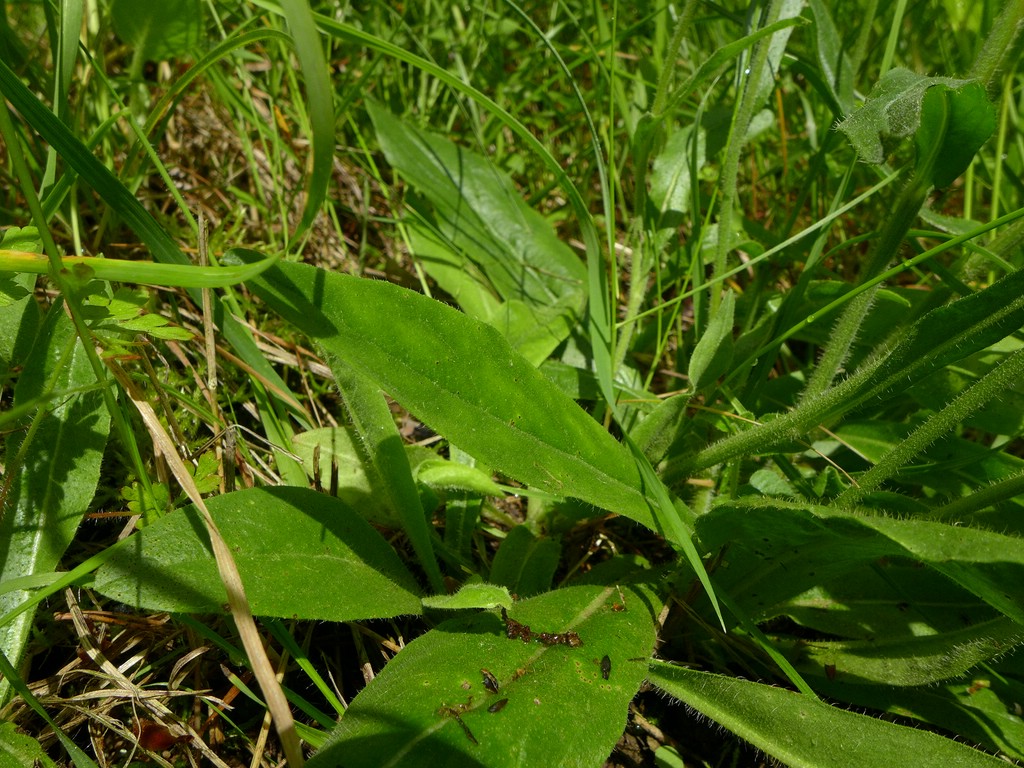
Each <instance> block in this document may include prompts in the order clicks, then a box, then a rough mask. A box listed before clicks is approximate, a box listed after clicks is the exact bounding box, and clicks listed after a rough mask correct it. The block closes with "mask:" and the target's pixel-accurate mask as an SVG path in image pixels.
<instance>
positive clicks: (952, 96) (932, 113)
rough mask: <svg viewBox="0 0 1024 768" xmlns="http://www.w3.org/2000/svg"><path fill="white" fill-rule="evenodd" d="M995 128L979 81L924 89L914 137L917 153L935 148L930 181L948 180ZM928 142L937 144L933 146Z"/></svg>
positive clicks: (940, 184)
mask: <svg viewBox="0 0 1024 768" xmlns="http://www.w3.org/2000/svg"><path fill="white" fill-rule="evenodd" d="M940 104H941V106H940ZM995 129H996V110H995V107H994V106H993V105H992V102H990V101H989V100H988V97H987V96H986V95H985V88H984V87H983V86H982V85H981V83H979V82H976V81H972V82H968V83H965V84H963V85H961V86H960V87H959V88H956V89H952V88H947V87H946V86H944V85H937V86H935V87H933V88H930V89H928V91H927V92H926V93H925V95H924V98H923V100H922V103H921V127H920V129H919V130H918V131H917V137H916V138H917V148H918V156H921V155H923V154H925V153H927V152H931V151H936V152H937V160H936V163H935V166H934V169H933V172H932V183H933V184H934V185H935V186H937V187H940V188H942V187H948V186H949V185H950V184H952V183H953V181H954V180H955V179H956V178H957V176H959V175H960V174H961V173H963V172H964V171H966V170H967V167H968V166H969V165H970V164H971V161H972V160H974V155H975V154H977V152H978V150H979V149H981V146H982V145H983V144H984V143H985V142H986V141H988V139H989V137H990V136H991V135H992V132H993V131H995ZM932 144H938V145H939V146H938V147H937V148H934V147H932V146H931V145H932Z"/></svg>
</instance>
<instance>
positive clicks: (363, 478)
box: [292, 425, 433, 528]
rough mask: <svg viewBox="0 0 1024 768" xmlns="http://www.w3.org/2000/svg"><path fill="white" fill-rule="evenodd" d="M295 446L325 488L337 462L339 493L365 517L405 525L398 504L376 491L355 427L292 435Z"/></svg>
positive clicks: (396, 526) (375, 520)
mask: <svg viewBox="0 0 1024 768" xmlns="http://www.w3.org/2000/svg"><path fill="white" fill-rule="evenodd" d="M292 448H293V450H294V451H295V454H296V456H297V457H298V458H299V460H300V461H301V462H302V466H303V467H304V468H305V470H306V474H307V475H308V476H309V477H310V478H311V479H314V480H316V479H319V482H320V484H321V486H322V487H323V488H329V487H330V477H331V472H332V468H331V465H332V464H337V467H338V493H337V496H338V498H339V499H341V500H342V501H343V502H345V503H346V504H347V505H348V506H350V507H351V508H352V509H354V510H355V511H356V512H358V513H359V515H360V517H362V518H363V519H364V520H366V521H367V522H371V523H377V524H379V525H383V526H386V527H388V528H400V527H401V522H400V521H399V518H398V515H397V513H396V512H395V509H394V507H393V506H392V505H391V504H389V503H388V500H387V499H386V498H383V497H381V496H378V495H377V494H376V493H374V490H373V487H372V486H371V483H370V479H369V477H368V476H367V471H366V465H365V463H364V461H365V456H364V453H363V452H362V451H360V450H359V449H358V448H357V447H356V442H355V438H354V436H353V435H352V431H351V427H348V426H345V425H341V426H338V427H323V428H321V429H311V430H309V431H307V432H301V433H299V434H297V435H295V437H294V438H292ZM318 449H319V454H320V466H319V477H317V475H316V474H315V472H314V468H315V463H314V461H313V456H314V454H315V453H316V452H317V450H318ZM431 455H433V453H431Z"/></svg>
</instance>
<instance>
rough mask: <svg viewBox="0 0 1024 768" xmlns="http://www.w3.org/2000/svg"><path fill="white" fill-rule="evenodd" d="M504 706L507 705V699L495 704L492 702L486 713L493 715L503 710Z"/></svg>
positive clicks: (499, 700)
mask: <svg viewBox="0 0 1024 768" xmlns="http://www.w3.org/2000/svg"><path fill="white" fill-rule="evenodd" d="M506 704H508V699H498V700H497V701H496V702H494V703H493V704H491V706H489V707H488V708H487V711H488V712H490V713H491V714H494V713H495V712H501V710H503V709H504V708H505V705H506Z"/></svg>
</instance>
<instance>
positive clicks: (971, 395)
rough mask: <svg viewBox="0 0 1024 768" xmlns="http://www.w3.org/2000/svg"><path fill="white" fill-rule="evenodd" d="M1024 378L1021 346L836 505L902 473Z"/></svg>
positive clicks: (852, 500) (844, 504)
mask: <svg viewBox="0 0 1024 768" xmlns="http://www.w3.org/2000/svg"><path fill="white" fill-rule="evenodd" d="M1021 378H1024V349H1019V350H1017V351H1016V352H1014V353H1013V354H1012V355H1010V356H1009V357H1008V358H1006V359H1005V360H1004V361H1003V362H1001V363H1000V364H999V365H997V366H996V367H995V368H993V369H992V370H991V371H989V372H988V373H986V374H985V375H984V376H982V377H981V378H980V379H979V380H978V381H976V382H975V383H974V384H972V385H971V386H970V387H969V388H968V389H967V390H965V391H964V392H963V393H962V394H961V395H960V396H959V397H957V398H956V399H954V400H953V401H952V402H951V403H949V404H948V405H947V406H946V407H945V408H943V409H942V410H941V411H939V412H938V413H936V414H935V415H934V416H932V417H931V418H929V419H928V420H927V421H926V422H925V423H924V424H922V425H921V426H920V427H918V428H917V429H916V430H914V432H913V433H912V434H911V435H910V436H909V437H907V439H905V440H901V441H900V442H899V443H898V444H897V445H896V447H894V448H893V449H892V450H891V451H889V453H887V454H886V455H885V456H883V457H882V459H881V461H879V462H878V463H877V464H875V466H873V467H872V468H871V469H869V470H868V471H867V472H865V473H864V474H863V475H861V477H860V478H859V480H858V484H857V485H856V486H853V487H850V488H847V489H846V490H845V491H843V492H842V493H841V494H840V495H839V497H838V498H837V499H836V506H839V507H850V506H852V505H853V504H854V503H856V502H857V501H858V500H859V499H860V498H861V497H863V496H864V495H865V494H867V493H869V492H871V491H873V490H875V489H876V488H878V487H879V486H880V485H881V484H882V483H883V482H885V481H886V480H888V479H889V478H891V477H894V476H895V475H896V474H898V473H899V471H900V469H901V468H902V467H903V466H904V465H905V464H906V463H907V462H908V461H910V459H912V458H913V457H914V456H916V455H917V454H919V453H920V452H921V451H923V450H924V449H925V448H927V447H928V446H929V445H931V444H932V443H934V442H935V441H936V440H938V439H939V438H940V437H943V436H944V435H946V434H947V433H949V432H950V431H952V430H953V429H955V428H956V426H957V425H958V424H961V423H962V422H963V421H964V420H965V419H967V417H968V416H970V415H971V414H972V413H974V412H975V411H977V410H978V409H979V408H981V407H982V406H984V405H985V404H987V403H988V402H990V401H991V400H992V399H993V398H996V397H999V396H1000V395H1001V394H1002V393H1003V392H1005V391H1006V390H1008V389H1010V388H1012V387H1013V385H1014V384H1015V383H1016V382H1018V381H1020V380H1021Z"/></svg>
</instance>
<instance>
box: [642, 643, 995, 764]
mask: <svg viewBox="0 0 1024 768" xmlns="http://www.w3.org/2000/svg"><path fill="white" fill-rule="evenodd" d="M649 679H650V681H651V682H652V683H653V684H654V685H656V686H657V687H658V688H660V689H661V690H663V691H665V692H666V693H669V694H671V695H672V696H675V697H676V698H677V699H680V700H682V701H683V702H685V703H686V704H688V705H689V706H691V707H693V708H694V709H696V710H697V711H698V712H700V713H701V714H703V715H705V716H707V717H709V718H711V719H712V720H714V721H715V722H717V723H719V724H721V725H723V726H724V727H726V728H728V729H729V730H730V731H732V732H733V733H735V734H736V735H737V736H739V737H740V738H742V739H744V740H746V741H748V742H750V743H751V744H753V745H754V746H755V747H757V748H758V749H760V750H762V751H764V752H765V753H767V754H768V755H771V756H772V757H773V758H775V759H776V760H779V761H780V762H782V763H784V764H785V765H788V766H792V767H793V768H804V767H805V766H806V768H878V766H880V765H892V764H893V761H894V760H898V762H899V765H901V766H906V767H907V768H912V767H913V766H920V767H921V768H932V766H937V765H941V766H944V767H948V768H974V767H975V766H977V768H984V767H985V766H991V768H995V766H997V765H1005V763H1003V762H1002V761H1001V760H997V759H996V758H994V757H990V756H988V755H986V754H985V753H983V752H979V751H977V750H974V749H971V748H970V747H968V746H965V745H963V744H959V743H957V742H955V741H952V740H951V739H947V738H944V737H942V736H939V735H937V734H934V733H930V732H928V731H921V730H917V729H915V728H906V727H903V726H899V725H895V724H894V723H888V722H885V721H882V720H876V719H875V718H872V717H868V716H866V715H860V714H856V713H854V712H847V711H846V710H842V709H838V708H836V707H832V706H829V705H828V704H824V703H822V702H820V701H816V700H814V699H811V698H808V697H807V696H803V695H801V694H798V693H794V692H792V691H787V690H784V689H782V688H775V687H773V686H770V685H762V684H760V683H752V682H748V681H745V680H736V679H733V678H729V677H723V676H721V675H712V674H709V673H707V672H698V671H696V670H692V669H684V668H682V667H674V666H672V665H670V664H666V663H664V662H660V661H654V662H651V667H650V675H649ZM897 756H898V757H897Z"/></svg>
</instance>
